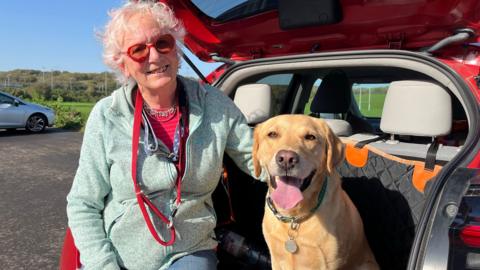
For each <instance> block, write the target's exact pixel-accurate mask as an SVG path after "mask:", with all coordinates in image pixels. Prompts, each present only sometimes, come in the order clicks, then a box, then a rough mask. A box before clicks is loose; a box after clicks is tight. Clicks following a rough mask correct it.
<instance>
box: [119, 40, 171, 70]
mask: <svg viewBox="0 0 480 270" xmlns="http://www.w3.org/2000/svg"><path fill="white" fill-rule="evenodd" d="M151 47H154V48H155V50H157V52H159V53H161V54H167V53H169V52H171V51H172V50H173V48H174V47H175V38H174V37H173V36H172V35H163V36H161V37H159V38H158V39H157V40H156V41H155V42H152V43H147V44H135V45H132V46H130V47H129V48H128V49H127V55H128V56H129V57H130V58H132V60H133V61H136V62H140V63H141V62H143V61H145V60H146V59H147V57H148V56H149V54H150V48H151Z"/></svg>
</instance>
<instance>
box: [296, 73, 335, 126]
mask: <svg viewBox="0 0 480 270" xmlns="http://www.w3.org/2000/svg"><path fill="white" fill-rule="evenodd" d="M321 83H322V80H321V79H317V80H316V81H315V82H314V83H313V86H312V90H311V91H310V96H309V98H308V101H307V103H306V104H305V108H304V109H303V114H306V115H310V114H311V111H310V106H311V105H312V101H313V98H314V97H315V95H316V94H317V90H318V87H319V86H320V84H321ZM316 116H317V117H320V118H324V119H341V117H342V116H341V115H340V114H335V113H320V115H316Z"/></svg>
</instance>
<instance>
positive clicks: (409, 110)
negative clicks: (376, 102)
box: [338, 81, 458, 269]
mask: <svg viewBox="0 0 480 270" xmlns="http://www.w3.org/2000/svg"><path fill="white" fill-rule="evenodd" d="M450 127H451V100H450V96H449V94H448V93H447V92H446V91H445V90H444V89H443V88H441V87H440V86H438V85H436V84H433V83H429V82H423V81H398V82H393V83H392V84H391V85H390V87H389V89H388V92H387V96H386V99H385V105H384V110H383V114H382V119H381V124H380V128H381V129H382V131H383V132H385V133H387V134H394V135H397V136H398V135H402V136H420V137H429V138H435V137H437V136H440V135H445V134H448V133H449V132H450ZM374 137H375V136H374V135H366V134H362V135H358V134H356V135H354V136H351V137H350V138H346V139H342V140H343V141H344V143H345V145H346V153H345V162H344V163H343V164H342V165H341V166H340V167H339V168H338V172H339V173H340V175H341V176H342V179H343V183H342V186H343V188H344V189H345V191H346V192H347V193H348V194H349V196H350V198H351V199H352V201H353V202H354V204H355V205H356V206H357V209H358V210H359V212H360V215H361V216H362V219H363V222H364V227H365V233H366V235H367V239H368V240H369V243H370V246H371V248H372V250H373V252H374V254H375V256H376V258H377V261H378V262H379V264H380V266H381V268H382V269H405V268H406V265H407V263H408V257H409V254H410V248H411V245H412V243H413V238H414V235H415V228H416V225H417V224H418V221H419V220H420V216H421V214H422V212H423V208H424V204H425V200H426V197H427V195H428V191H427V192H425V190H426V189H425V188H426V187H427V186H428V183H431V181H434V179H435V176H436V175H437V174H438V172H439V171H440V170H441V168H442V167H441V165H438V164H436V163H433V166H431V167H430V168H428V166H427V165H426V159H427V152H428V149H429V144H415V143H410V142H409V143H407V142H401V141H396V140H393V139H392V138H393V136H392V138H390V140H384V141H378V142H370V143H368V144H366V145H365V144H363V143H362V142H365V139H371V138H374ZM457 150H458V149H455V148H450V147H440V148H439V150H438V153H437V154H438V155H437V158H436V159H434V161H437V160H438V158H439V157H442V159H444V160H450V159H451V158H452V157H453V155H455V154H456V152H457ZM392 154H395V155H398V156H401V157H408V159H407V158H400V157H398V156H394V155H392ZM430 156H431V155H430ZM429 158H430V157H429ZM430 159H431V158H430ZM426 167H427V168H426ZM427 190H428V189H427Z"/></svg>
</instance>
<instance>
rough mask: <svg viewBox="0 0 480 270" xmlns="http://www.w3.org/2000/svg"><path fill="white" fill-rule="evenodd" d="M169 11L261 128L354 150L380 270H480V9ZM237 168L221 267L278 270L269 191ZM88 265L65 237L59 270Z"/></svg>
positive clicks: (196, 3) (214, 6) (401, 3)
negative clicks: (332, 138)
mask: <svg viewBox="0 0 480 270" xmlns="http://www.w3.org/2000/svg"><path fill="white" fill-rule="evenodd" d="M164 2H166V3H168V4H169V5H171V6H172V7H173V9H174V11H175V13H176V14H177V16H178V17H179V18H181V19H182V21H183V23H184V25H185V27H186V29H187V32H188V34H187V36H186V37H185V45H186V47H188V49H190V50H191V51H192V52H193V53H194V54H195V55H196V56H198V57H199V58H200V59H201V60H204V61H210V62H211V61H220V62H224V63H225V64H224V65H222V66H221V67H220V68H218V69H217V70H216V71H214V72H213V73H212V74H209V75H208V76H207V77H206V78H204V80H205V81H206V83H211V84H213V85H214V86H216V87H218V88H220V89H222V90H223V91H224V92H225V94H227V95H229V96H231V97H232V99H234V101H235V102H236V103H237V105H238V106H239V107H240V108H241V109H242V111H243V112H244V114H245V116H246V117H247V120H248V121H249V122H250V124H251V125H252V126H254V125H255V124H257V123H259V122H261V121H263V120H265V119H267V118H268V117H271V116H274V115H278V114H294V113H295V114H308V115H311V116H313V117H321V118H324V119H326V121H327V122H328V123H329V125H330V127H331V128H332V129H333V130H334V131H335V132H336V134H337V135H338V136H339V137H340V138H341V139H342V140H343V141H344V142H345V144H346V159H345V162H344V164H342V165H341V166H340V167H339V168H338V171H339V173H340V175H341V176H342V179H343V184H342V185H343V188H344V189H345V191H346V192H347V193H348V194H349V196H350V197H351V199H352V201H353V202H354V203H355V205H356V206H357V208H358V210H359V212H360V215H361V217H362V219H363V223H364V227H365V233H366V235H367V239H368V241H369V244H370V247H371V248H372V251H373V252H374V255H375V257H376V260H377V262H378V263H379V265H380V266H381V268H382V269H480V178H478V168H480V154H479V147H480V144H479V140H480V127H479V123H480V114H479V113H480V111H479V108H480V106H479V98H480V97H479V91H480V1H478V0H322V1H311V0H295V1H292V0H238V1H212V0H191V1H190V0H165V1H164ZM225 169H226V176H227V177H226V178H225V177H223V178H222V181H220V185H219V188H218V189H217V191H216V192H215V194H214V199H215V202H216V210H217V216H218V220H219V224H218V228H217V236H218V239H219V249H218V257H219V260H220V264H219V269H268V268H269V255H268V250H267V249H266V245H265V243H264V240H263V237H262V233H261V219H262V216H263V211H264V205H265V192H266V187H265V185H264V184H263V183H259V182H255V181H254V180H253V179H251V178H249V176H247V175H244V174H242V173H241V172H240V171H239V170H238V169H237V168H235V166H234V165H233V163H232V162H231V161H230V160H229V158H228V157H226V160H225ZM267 211H268V210H267ZM77 255H78V254H77V253H76V252H75V248H74V244H73V241H72V239H71V236H70V234H68V233H67V237H66V240H65V247H64V250H63V253H62V258H61V269H74V268H75V267H77V266H78V265H79V262H78V260H77V258H78V257H76V256H77Z"/></svg>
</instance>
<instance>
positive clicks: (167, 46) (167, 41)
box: [155, 35, 175, 54]
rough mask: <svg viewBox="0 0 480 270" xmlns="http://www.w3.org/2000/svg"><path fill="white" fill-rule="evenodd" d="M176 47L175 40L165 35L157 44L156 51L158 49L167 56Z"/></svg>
mask: <svg viewBox="0 0 480 270" xmlns="http://www.w3.org/2000/svg"><path fill="white" fill-rule="evenodd" d="M174 45H175V40H174V38H173V37H172V36H171V35H165V36H163V37H160V38H159V39H158V40H157V42H155V49H157V51H158V52H159V53H163V54H166V53H169V52H170V51H172V49H173V47H174Z"/></svg>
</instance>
